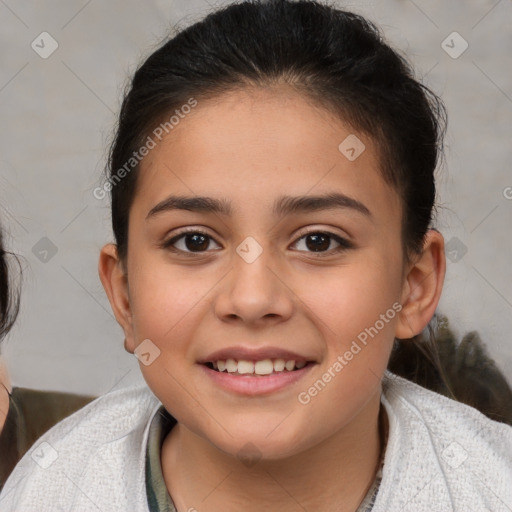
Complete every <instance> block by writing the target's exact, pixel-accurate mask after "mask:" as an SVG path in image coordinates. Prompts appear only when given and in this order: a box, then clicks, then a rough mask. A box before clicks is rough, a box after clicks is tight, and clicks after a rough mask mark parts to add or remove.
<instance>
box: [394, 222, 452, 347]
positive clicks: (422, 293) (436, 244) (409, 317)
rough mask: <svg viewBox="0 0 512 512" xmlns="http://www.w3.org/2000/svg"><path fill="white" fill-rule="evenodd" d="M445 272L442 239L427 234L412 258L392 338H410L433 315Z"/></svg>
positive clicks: (438, 235) (432, 230)
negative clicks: (418, 250) (421, 249)
mask: <svg viewBox="0 0 512 512" xmlns="http://www.w3.org/2000/svg"><path fill="white" fill-rule="evenodd" d="M445 272H446V258H445V253H444V239H443V236H442V235H441V233H439V232H438V231H436V230H434V229H431V230H429V231H428V232H427V234H426V237H425V243H424V245H423V251H422V253H421V254H420V255H419V256H417V257H416V259H415V260H414V262H413V263H411V266H410V268H409V270H408V273H407V275H406V277H405V281H404V287H403V290H402V301H401V303H402V310H401V311H400V314H399V317H398V322H397V327H396V332H395V337H396V338H398V339H407V338H412V337H413V336H416V335H417V334H419V333H420V332H421V331H422V330H423V329H424V328H425V327H426V326H427V324H428V323H429V321H430V320H431V318H432V317H433V316H434V313H435V311H436V308H437V305H438V303H439V299H440V296H441V291H442V288H443V282H444V276H445Z"/></svg>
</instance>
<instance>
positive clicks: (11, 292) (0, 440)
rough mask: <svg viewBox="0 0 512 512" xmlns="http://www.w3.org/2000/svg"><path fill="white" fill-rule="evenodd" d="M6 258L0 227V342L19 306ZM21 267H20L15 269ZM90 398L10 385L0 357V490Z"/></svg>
mask: <svg viewBox="0 0 512 512" xmlns="http://www.w3.org/2000/svg"><path fill="white" fill-rule="evenodd" d="M8 257H12V258H14V260H15V261H16V263H18V264H19V261H18V260H17V259H16V257H15V256H14V255H13V254H12V253H7V252H6V251H5V249H4V244H3V236H2V231H1V230H0V342H2V341H3V340H4V338H5V336H6V335H7V333H8V332H9V331H10V330H11V327H12V326H13V324H14V321H15V319H16V317H17V316H18V312H19V306H20V295H19V293H18V290H17V289H16V288H15V287H13V286H12V284H11V283H10V281H11V280H12V279H11V275H10V274H11V271H12V269H11V268H10V265H9V261H8ZM19 270H21V268H19ZM91 400H92V397H87V396H80V395H74V394H71V393H60V392H53V391H39V390H34V389H28V388H22V387H13V386H12V385H11V382H10V379H9V374H8V372H7V368H6V366H5V364H4V362H3V360H2V358H1V356H0V490H1V489H2V487H3V485H4V482H5V481H6V480H7V477H8V476H9V474H10V473H11V471H12V470H13V469H14V466H15V465H16V463H17V462H18V461H19V460H20V459H21V457H22V456H23V455H24V454H25V453H26V452H27V450H28V449H29V448H30V447H31V446H32V444H33V443H34V442H35V441H36V440H37V439H38V438H39V437H40V436H42V435H43V434H44V433H45V432H46V431H47V430H49V429H50V428H51V427H53V425H55V424H56V423H58V422H59V421H60V420H61V419H63V418H65V417H66V416H69V415H70V414H71V413H73V412H75V411H76V410H77V409H79V408H80V407H83V406H84V405H85V404H87V403H89V402H90V401H91Z"/></svg>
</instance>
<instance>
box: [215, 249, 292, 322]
mask: <svg viewBox="0 0 512 512" xmlns="http://www.w3.org/2000/svg"><path fill="white" fill-rule="evenodd" d="M270 252H271V251H269V250H264V251H263V252H262V253H261V254H260V256H259V257H258V258H257V259H256V260H255V261H252V262H249V261H246V260H245V259H244V258H242V257H240V256H239V255H238V254H235V255H234V261H233V268H232V270H231V272H229V274H228V276H227V279H226V281H225V283H224V286H223V287H222V288H221V290H220V292H219V294H218V295H217V297H216V301H215V313H216V315H217V317H218V318H220V319H221V320H222V321H224V322H242V323H244V324H251V325H255V326H256V325H261V326H264V325H267V326H268V325H269V324H277V323H280V322H283V321H285V320H287V319H289V318H290V317H291V315H292V313H293V308H294V300H293V297H294V294H293V291H292V290H291V287H290V285H289V283H287V282H286V280H287V278H286V276H285V275H284V272H283V271H282V270H280V268H281V267H280V266H278V265H277V264H276V262H275V261H273V260H272V257H271V254H270Z"/></svg>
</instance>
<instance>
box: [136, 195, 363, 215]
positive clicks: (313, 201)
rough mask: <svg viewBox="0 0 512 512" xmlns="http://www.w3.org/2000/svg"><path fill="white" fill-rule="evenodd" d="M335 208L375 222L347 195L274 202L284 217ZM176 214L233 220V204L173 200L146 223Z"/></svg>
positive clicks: (201, 199) (162, 204)
mask: <svg viewBox="0 0 512 512" xmlns="http://www.w3.org/2000/svg"><path fill="white" fill-rule="evenodd" d="M334 208H343V209H351V210H354V211H356V212H359V213H361V214H363V215H365V216H366V217H369V218H371V217H372V214H371V212H370V210H369V209H368V208H367V207H366V206H365V205H364V204H363V203H361V202H360V201H358V200H357V199H354V198H352V197H349V196H347V195H345V194H341V193H338V192H332V193H329V194H325V195H317V196H281V197H278V198H277V199H276V201H275V202H274V205H273V208H272V213H273V214H274V215H275V216H277V217H284V216H285V215H290V214H292V213H308V212H315V211H319V210H331V209H334ZM172 210H187V211H191V212H198V213H216V214H221V215H226V216H231V215H232V213H233V209H232V204H231V202H230V201H228V200H226V199H215V198H213V197H204V196H169V197H167V198H166V199H164V200H163V201H161V202H160V203H158V204H157V205H156V206H154V207H153V208H151V210H150V211H149V213H148V214H147V216H146V220H148V219H149V218H151V217H153V216H155V215H157V214H159V213H162V212H168V211H172Z"/></svg>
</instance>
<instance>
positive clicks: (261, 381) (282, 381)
mask: <svg viewBox="0 0 512 512" xmlns="http://www.w3.org/2000/svg"><path fill="white" fill-rule="evenodd" d="M200 366H201V367H202V369H203V371H204V372H206V374H207V375H208V377H210V379H212V380H213V381H214V382H215V384H217V385H218V386H220V387H221V388H223V389H225V390H227V391H232V392H235V393H238V394H241V395H248V396H254V395H264V394H269V393H275V392H276V391H280V390H281V389H284V388H286V387H287V386H290V385H292V384H295V383H296V382H298V381H299V380H300V379H302V378H303V377H304V376H305V375H306V374H308V373H309V371H310V370H311V368H313V366H314V364H313V363H309V364H307V365H306V366H304V368H301V369H300V370H294V371H291V372H289V371H285V372H277V373H273V374H270V375H262V376H254V375H232V374H230V373H226V372H218V371H216V370H212V369H211V368H208V366H206V365H204V364H201V365H200Z"/></svg>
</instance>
